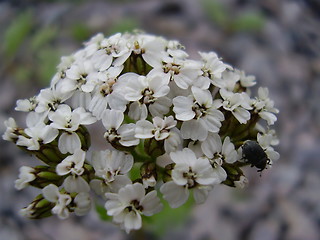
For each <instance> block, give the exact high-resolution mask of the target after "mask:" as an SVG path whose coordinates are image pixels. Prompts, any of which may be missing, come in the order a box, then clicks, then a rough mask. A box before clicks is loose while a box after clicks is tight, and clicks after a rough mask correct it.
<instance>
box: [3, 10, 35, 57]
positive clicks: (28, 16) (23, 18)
mask: <svg viewBox="0 0 320 240" xmlns="http://www.w3.org/2000/svg"><path fill="white" fill-rule="evenodd" d="M32 25H33V19H32V12H30V11H28V12H25V13H22V14H21V15H19V16H18V17H17V18H16V19H15V20H14V21H13V22H12V23H11V25H10V26H9V27H8V29H7V30H6V32H5V35H4V42H3V51H4V55H5V57H8V58H12V57H14V56H15V55H16V53H17V51H18V49H19V47H20V46H21V44H22V43H23V41H24V40H25V38H26V37H27V35H28V34H29V33H30V31H31V29H32Z"/></svg>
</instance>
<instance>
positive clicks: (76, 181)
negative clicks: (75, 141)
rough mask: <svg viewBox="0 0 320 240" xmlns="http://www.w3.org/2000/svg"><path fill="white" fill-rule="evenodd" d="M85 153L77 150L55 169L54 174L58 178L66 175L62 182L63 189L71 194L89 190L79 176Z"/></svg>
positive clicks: (82, 170) (87, 185)
mask: <svg viewBox="0 0 320 240" xmlns="http://www.w3.org/2000/svg"><path fill="white" fill-rule="evenodd" d="M85 157H86V152H85V151H83V150H81V149H77V150H76V151H75V153H74V154H72V155H70V156H68V157H66V158H65V159H64V160H62V162H61V163H59V164H58V165H57V167H56V172H57V174H58V175H60V176H64V175H68V176H67V178H66V179H65V180H64V182H63V185H64V188H65V189H66V190H67V191H68V192H70V193H72V192H88V191H89V190H90V187H89V184H88V183H87V181H86V180H84V179H83V178H82V177H81V175H82V174H83V173H84V168H83V165H84V161H85Z"/></svg>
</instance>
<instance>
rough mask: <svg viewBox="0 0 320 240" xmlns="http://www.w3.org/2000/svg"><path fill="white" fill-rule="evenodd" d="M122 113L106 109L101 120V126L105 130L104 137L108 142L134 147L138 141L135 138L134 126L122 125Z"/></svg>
mask: <svg viewBox="0 0 320 240" xmlns="http://www.w3.org/2000/svg"><path fill="white" fill-rule="evenodd" d="M123 119H124V115H123V112H121V111H118V110H110V109H107V110H106V111H105V112H104V117H103V118H102V123H103V126H104V127H105V128H106V130H107V131H106V133H105V134H104V137H105V138H106V139H107V140H108V141H109V142H110V143H113V142H116V141H119V143H120V144H121V145H123V146H127V147H128V146H134V145H138V144H139V139H137V138H135V136H134V134H135V125H134V124H123V125H121V124H122V122H123Z"/></svg>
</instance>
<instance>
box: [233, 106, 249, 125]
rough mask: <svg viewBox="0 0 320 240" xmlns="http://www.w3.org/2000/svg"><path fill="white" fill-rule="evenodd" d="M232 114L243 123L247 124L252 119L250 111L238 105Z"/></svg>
mask: <svg viewBox="0 0 320 240" xmlns="http://www.w3.org/2000/svg"><path fill="white" fill-rule="evenodd" d="M232 114H233V116H234V117H235V118H236V119H237V120H238V121H239V123H241V124H245V123H246V122H247V121H248V120H249V119H250V112H249V111H248V110H246V109H244V108H242V107H237V108H236V109H235V110H234V111H233V112H232Z"/></svg>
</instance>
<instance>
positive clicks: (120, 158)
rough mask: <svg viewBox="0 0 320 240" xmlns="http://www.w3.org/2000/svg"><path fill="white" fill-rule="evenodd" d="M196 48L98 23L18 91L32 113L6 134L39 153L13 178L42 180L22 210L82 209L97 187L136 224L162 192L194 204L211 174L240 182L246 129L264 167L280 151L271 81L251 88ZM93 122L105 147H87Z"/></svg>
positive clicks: (111, 209)
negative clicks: (24, 92)
mask: <svg viewBox="0 0 320 240" xmlns="http://www.w3.org/2000/svg"><path fill="white" fill-rule="evenodd" d="M199 58H200V60H197V61H196V60H191V59H189V58H188V54H187V53H186V52H185V51H184V48H183V47H182V46H181V45H180V43H178V42H177V41H168V40H166V39H164V38H162V37H157V36H153V35H148V34H142V33H136V34H120V33H118V34H115V35H113V36H111V37H108V38H105V37H104V36H103V35H102V34H98V35H96V36H94V37H93V38H91V39H90V40H89V41H88V42H86V43H85V45H84V47H83V48H82V49H80V50H79V51H77V52H75V53H74V54H72V55H71V56H68V57H63V58H62V59H61V63H60V64H59V65H58V70H57V73H56V74H55V76H54V77H53V79H52V81H51V86H50V87H49V88H47V89H43V90H41V91H40V93H39V94H38V95H37V96H35V97H32V98H30V99H24V100H18V101H17V107H16V110H18V111H23V112H27V113H28V115H27V118H26V127H25V128H21V127H18V126H17V124H16V122H15V120H14V119H13V118H10V119H9V120H7V121H6V122H5V124H6V126H7V130H6V132H5V133H4V135H3V138H4V139H5V140H8V141H12V142H14V143H15V144H16V145H17V146H19V147H20V148H22V149H24V150H26V151H28V152H30V153H32V154H34V155H35V156H36V157H37V158H38V159H40V160H41V161H42V162H43V163H44V165H41V166H38V167H35V168H31V167H22V168H21V170H20V175H19V179H18V180H17V181H16V187H17V189H22V188H24V187H26V186H28V185H32V186H35V187H39V188H42V194H41V195H40V196H38V197H37V198H36V199H35V200H34V201H33V202H32V203H31V204H30V205H29V206H28V207H27V208H25V209H23V213H24V214H25V215H27V216H29V217H33V218H40V217H44V216H48V215H50V214H51V213H53V214H57V215H58V216H59V217H60V218H66V217H68V216H69V213H70V212H75V213H76V214H77V215H83V214H85V213H86V212H87V211H88V210H89V209H90V208H91V196H90V194H89V192H90V190H94V191H95V193H97V194H98V195H101V196H102V197H103V198H104V199H105V201H106V202H105V208H106V211H107V214H108V215H110V216H113V221H114V222H115V223H118V224H119V225H120V226H122V227H123V228H124V229H125V230H126V231H127V232H129V231H130V230H133V229H139V228H141V226H142V218H141V215H145V216H151V215H153V214H156V213H158V212H159V211H161V209H162V203H161V200H160V198H159V196H160V195H162V197H163V199H165V200H166V201H167V202H168V203H169V205H170V206H171V207H172V208H177V207H179V206H181V205H182V204H184V203H185V202H186V201H187V199H188V198H189V194H190V192H192V193H193V197H194V200H195V202H196V203H202V202H204V201H205V200H206V198H207V196H208V193H209V192H210V191H211V190H212V188H213V187H214V186H215V185H217V184H221V183H223V184H226V185H229V186H233V187H236V186H243V185H244V184H245V183H246V181H247V179H246V178H245V176H244V174H243V172H242V170H241V167H244V166H245V165H250V164H251V165H252V166H255V164H254V163H253V162H252V161H253V160H252V159H250V162H249V161H248V159H244V158H243V154H242V146H243V144H244V143H245V142H246V141H247V140H254V141H257V142H258V143H259V144H260V146H261V147H262V148H263V151H265V154H266V156H267V158H265V159H257V161H260V162H259V166H260V169H261V164H262V169H264V168H267V167H268V165H271V164H272V161H273V160H276V159H278V158H279V154H278V153H277V152H275V151H274V149H273V145H276V144H278V142H277V139H276V137H275V132H274V131H273V130H270V126H271V125H273V124H274V123H275V121H276V120H277V117H276V115H275V114H276V113H278V110H277V109H276V108H275V107H274V103H273V101H272V100H270V99H269V97H268V89H267V88H259V89H258V96H255V97H254V96H251V91H250V89H249V88H250V87H252V86H254V85H255V84H256V82H255V78H254V77H253V76H246V75H245V73H244V72H243V71H240V70H238V69H234V68H232V67H231V66H230V65H227V64H225V63H224V62H222V60H221V59H220V58H219V57H218V56H217V54H216V53H214V52H209V53H202V52H201V53H199ZM260 120H262V121H260ZM100 121H101V122H102V125H103V130H102V134H101V136H99V135H97V134H96V135H97V136H94V137H100V138H101V139H104V140H105V143H106V144H105V150H104V151H96V150H94V147H93V148H92V147H91V146H90V133H89V131H88V130H87V128H86V127H85V126H87V125H91V124H95V123H97V122H100ZM101 127H102V126H101ZM91 137H92V136H91ZM261 161H262V162H261ZM132 169H138V170H139V172H140V176H139V177H135V176H134V174H131V171H132ZM41 201H42V202H41ZM43 201H44V202H45V203H46V204H43ZM40 203H42V205H41V204H40Z"/></svg>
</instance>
